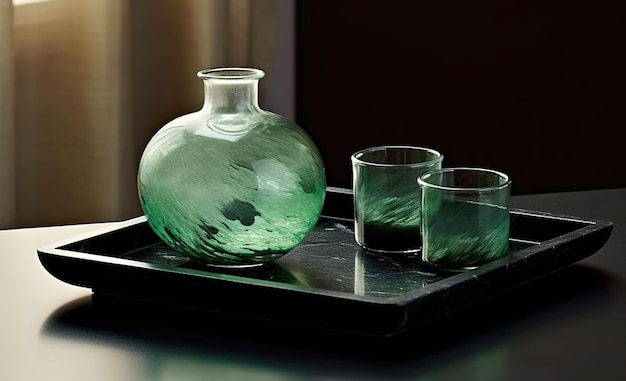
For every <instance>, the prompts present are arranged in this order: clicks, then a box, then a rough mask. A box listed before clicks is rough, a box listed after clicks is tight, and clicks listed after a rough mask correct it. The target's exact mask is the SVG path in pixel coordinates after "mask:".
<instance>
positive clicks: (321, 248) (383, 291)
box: [38, 188, 613, 338]
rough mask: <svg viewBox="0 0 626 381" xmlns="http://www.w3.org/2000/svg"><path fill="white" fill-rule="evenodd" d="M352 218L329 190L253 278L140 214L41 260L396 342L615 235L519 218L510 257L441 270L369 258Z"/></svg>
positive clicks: (102, 283)
mask: <svg viewBox="0 0 626 381" xmlns="http://www.w3.org/2000/svg"><path fill="white" fill-rule="evenodd" d="M352 213H353V212H352V193H351V192H350V191H349V190H346V189H340V188H329V189H328V191H327V198H326V202H325V207H324V211H323V215H322V217H321V218H320V220H319V222H318V224H317V226H316V227H315V229H314V230H313V231H312V232H311V233H310V234H309V235H308V236H307V238H306V239H305V241H304V242H303V243H302V244H300V245H299V246H298V247H296V248H295V249H294V250H293V251H291V252H290V253H288V254H287V255H285V256H284V257H282V258H281V259H279V260H277V261H276V262H275V263H272V264H270V265H267V266H265V267H262V268H257V269H252V270H231V271H216V270H215V269H211V268H208V267H204V266H201V265H197V264H194V263H192V262H190V261H189V260H187V259H185V258H184V257H182V256H181V255H180V254H178V253H177V252H175V251H173V250H171V249H169V248H168V247H166V246H165V245H164V244H162V243H161V242H160V241H159V239H158V238H157V237H156V235H154V233H152V231H151V229H150V227H149V226H148V225H147V223H146V220H145V217H137V218H135V219H132V220H128V221H125V222H122V223H120V224H116V225H115V226H114V227H112V228H109V227H107V228H105V229H102V230H96V231H94V232H92V233H89V234H86V235H81V236H77V237H73V238H70V239H68V240H64V241H62V242H57V243H55V244H52V245H48V246H45V247H41V248H39V249H38V255H39V260H40V262H41V264H42V265H43V266H44V267H45V269H46V270H47V271H48V272H49V273H50V274H52V275H53V276H54V277H56V278H58V279H60V280H62V281H64V282H67V283H70V284H73V285H77V286H81V287H86V288H90V289H92V290H93V294H94V297H96V296H102V297H103V298H105V297H119V298H124V299H125V300H130V301H133V300H135V301H137V302H142V303H148V304H150V305H152V306H156V307H157V308H158V307H159V306H162V307H163V308H169V307H175V308H182V309H185V310H188V311H191V313H195V312H198V313H200V312H202V313H208V314H209V315H210V314H221V315H224V314H226V315H227V316H228V315H232V316H237V317H238V318H244V319H249V320H250V321H251V322H252V321H255V320H262V321H271V322H272V323H273V324H275V325H278V326H279V327H280V326H292V327H293V326H296V327H309V328H315V329H319V330H323V331H330V332H341V333H347V334H349V335H359V336H366V337H379V338H380V337H382V338H389V337H397V336H399V335H403V334H405V333H407V332H411V331H415V330H419V328H420V327H421V326H422V325H423V324H424V323H426V322H428V321H432V320H433V319H436V318H437V317H440V316H442V315H446V314H449V313H451V312H453V311H457V310H460V309H463V308H464V307H467V306H469V305H472V304H473V303H476V302H477V301H480V300H483V299H486V298H489V297H490V296H492V295H494V294H496V293H499V292H501V291H503V290H507V289H511V288H514V287H516V286H519V285H521V284H524V283H527V282H530V281H533V280H535V279H538V278H540V277H543V276H545V275H547V274H550V273H552V272H554V271H556V270H559V269H561V268H564V267H566V266H568V265H571V264H573V263H575V262H577V261H579V260H582V259H584V258H586V257H588V256H590V255H592V254H594V253H595V252H596V251H598V250H599V249H600V248H601V247H602V246H603V245H604V244H605V243H606V241H607V240H608V238H609V236H610V234H611V231H612V227H613V224H612V223H611V222H609V221H602V220H586V219H582V218H578V217H575V216H562V215H554V214H548V213H543V212H539V211H531V210H521V209H513V210H511V234H510V236H511V238H510V253H509V255H508V256H507V257H505V258H502V259H500V260H496V261H493V262H491V263H488V264H486V265H483V266H481V267H479V268H477V269H475V270H472V271H468V272H464V273H446V272H440V271H437V270H434V269H432V268H430V267H428V266H426V265H425V264H423V263H421V262H420V260H419V258H417V257H406V256H392V255H388V256H385V255H380V254H374V253H370V252H366V251H363V250H362V249H360V248H359V247H358V245H357V244H356V243H355V241H354V237H353V230H352V224H353V221H352V219H351V218H352Z"/></svg>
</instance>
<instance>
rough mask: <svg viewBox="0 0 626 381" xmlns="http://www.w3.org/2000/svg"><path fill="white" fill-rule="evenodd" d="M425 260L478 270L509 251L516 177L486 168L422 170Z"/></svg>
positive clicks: (446, 266) (455, 268) (444, 266)
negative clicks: (511, 196) (510, 204)
mask: <svg viewBox="0 0 626 381" xmlns="http://www.w3.org/2000/svg"><path fill="white" fill-rule="evenodd" d="M418 183H419V185H420V187H421V189H422V239H423V242H422V259H423V261H424V262H427V263H429V264H431V265H433V266H435V267H438V268H441V269H444V270H449V271H466V270H471V269H474V268H476V267H478V266H480V265H482V264H485V263H488V262H490V261H493V260H495V259H498V258H502V257H504V256H506V255H507V254H508V245H509V226H510V221H509V197H510V188H511V180H510V179H509V177H508V176H507V175H506V174H504V173H501V172H498V171H494V170H489V169H482V168H445V169H441V170H438V171H433V172H430V173H427V174H424V175H422V176H421V177H420V178H419V179H418Z"/></svg>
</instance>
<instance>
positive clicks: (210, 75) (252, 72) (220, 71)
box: [198, 67, 265, 79]
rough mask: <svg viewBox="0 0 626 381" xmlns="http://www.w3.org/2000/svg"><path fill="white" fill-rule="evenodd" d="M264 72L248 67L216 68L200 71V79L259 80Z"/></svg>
mask: <svg viewBox="0 0 626 381" xmlns="http://www.w3.org/2000/svg"><path fill="white" fill-rule="evenodd" d="M264 76H265V72H264V71H263V70H261V69H256V68H249V67H218V68H213V69H206V70H200V71H199V72H198V78H200V79H261V78H263V77H264Z"/></svg>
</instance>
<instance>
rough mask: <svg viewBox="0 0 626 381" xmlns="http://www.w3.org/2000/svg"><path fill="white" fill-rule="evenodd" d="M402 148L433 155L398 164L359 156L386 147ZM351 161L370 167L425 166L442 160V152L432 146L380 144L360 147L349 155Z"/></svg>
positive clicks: (385, 148)
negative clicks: (422, 159)
mask: <svg viewBox="0 0 626 381" xmlns="http://www.w3.org/2000/svg"><path fill="white" fill-rule="evenodd" d="M390 148H391V149H404V150H409V151H421V152H428V153H430V154H433V155H434V158H433V159H430V160H424V161H418V162H414V163H400V164H394V163H378V162H375V161H369V160H363V159H361V158H360V157H361V156H363V155H364V154H366V153H370V152H377V151H384V150H387V149H390ZM350 158H351V160H352V163H353V164H358V165H367V166H370V167H396V168H397V167H407V168H411V167H426V166H429V165H432V164H435V163H437V162H440V161H442V160H443V154H442V153H441V152H439V151H437V150H435V149H433V148H429V147H422V146H412V145H381V146H375V147H368V148H364V149H361V150H359V151H357V152H355V153H353V154H352V155H351V156H350Z"/></svg>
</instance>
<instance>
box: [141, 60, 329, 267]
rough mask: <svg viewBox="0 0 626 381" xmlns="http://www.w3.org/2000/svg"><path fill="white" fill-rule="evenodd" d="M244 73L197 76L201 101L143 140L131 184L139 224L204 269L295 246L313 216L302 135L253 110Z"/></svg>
mask: <svg viewBox="0 0 626 381" xmlns="http://www.w3.org/2000/svg"><path fill="white" fill-rule="evenodd" d="M264 75H265V74H264V72H263V71H261V70H258V69H253V68H217V69H210V70H202V71H200V72H198V77H199V78H200V79H202V80H203V81H204V104H203V106H202V108H201V109H200V110H199V111H196V112H193V113H190V114H186V115H183V116H180V117H178V118H175V119H174V120H172V121H170V122H169V123H167V124H165V125H164V126H163V127H161V129H160V130H159V131H157V133H156V134H155V135H154V136H153V137H152V138H151V139H150V141H149V142H148V144H147V146H146V148H145V149H144V152H143V155H142V157H141V160H140V163H139V170H138V176H137V187H138V193H139V200H140V203H141V207H142V209H143V211H144V213H145V216H146V218H147V221H148V224H149V225H150V227H151V228H152V230H154V232H155V233H156V235H157V236H158V237H159V238H160V239H161V240H163V242H165V243H166V244H167V245H169V246H170V247H172V248H173V249H175V250H177V251H179V252H180V253H182V254H183V255H184V256H186V257H188V258H190V259H193V260H195V261H200V262H202V263H204V264H207V265H211V266H217V267H226V268H247V267H252V266H259V265H262V264H264V263H268V262H271V261H274V260H276V259H278V258H280V257H281V256H283V255H285V254H286V253H288V252H289V251H290V250H292V249H293V248H294V247H295V246H297V245H298V244H299V243H300V242H302V240H303V239H304V238H305V236H306V235H307V234H308V233H309V232H310V231H311V230H312V229H313V227H314V226H315V224H316V223H317V220H318V218H319V216H320V213H321V211H322V206H323V204H324V197H325V191H326V177H325V171H324V165H323V162H322V159H321V156H320V153H319V151H318V149H317V147H316V146H315V144H314V143H313V141H312V140H311V138H310V137H309V136H308V135H307V134H306V133H305V132H304V130H303V129H302V128H300V127H299V126H298V125H296V124H295V123H294V122H292V121H290V120H289V119H287V118H285V117H283V116H280V115H277V114H274V113H271V112H268V111H264V110H262V109H261V108H260V107H259V105H258V84H259V80H260V79H261V78H263V77H264Z"/></svg>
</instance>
